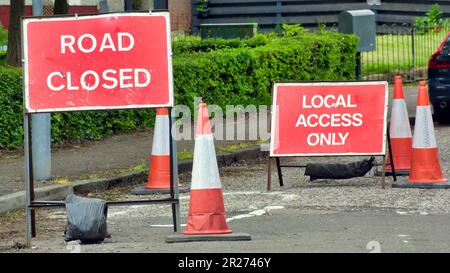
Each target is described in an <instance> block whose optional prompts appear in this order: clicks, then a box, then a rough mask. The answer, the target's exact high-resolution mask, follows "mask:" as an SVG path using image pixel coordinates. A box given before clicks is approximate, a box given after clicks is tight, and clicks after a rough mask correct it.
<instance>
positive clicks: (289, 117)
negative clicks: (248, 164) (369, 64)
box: [270, 82, 388, 156]
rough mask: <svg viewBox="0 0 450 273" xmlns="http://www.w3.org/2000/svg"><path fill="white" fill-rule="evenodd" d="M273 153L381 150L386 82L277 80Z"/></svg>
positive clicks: (372, 152)
mask: <svg viewBox="0 0 450 273" xmlns="http://www.w3.org/2000/svg"><path fill="white" fill-rule="evenodd" d="M273 91H274V92H273V110H272V133H271V134H272V135H271V144H270V152H271V155H272V156H306V155H318V156H320V155H357V154H370V155H377V154H380V155H381V154H384V153H385V134H386V111H387V95H388V87H387V83H386V82H338V83H332V82H324V83H277V84H275V85H274V90H273Z"/></svg>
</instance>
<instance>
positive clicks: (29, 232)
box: [23, 114, 36, 247]
mask: <svg viewBox="0 0 450 273" xmlns="http://www.w3.org/2000/svg"><path fill="white" fill-rule="evenodd" d="M23 131H24V134H23V135H24V158H25V222H26V223H25V239H26V245H27V247H31V238H32V237H33V235H36V234H35V230H33V229H34V223H33V222H34V221H33V220H34V219H33V216H34V215H33V214H32V211H31V209H30V205H31V197H32V191H33V186H32V181H31V180H32V178H31V176H32V174H31V172H32V167H31V156H30V155H31V147H30V146H31V145H30V144H31V143H30V142H31V141H30V135H31V133H30V117H29V115H27V114H24V115H23ZM33 233H34V234H33Z"/></svg>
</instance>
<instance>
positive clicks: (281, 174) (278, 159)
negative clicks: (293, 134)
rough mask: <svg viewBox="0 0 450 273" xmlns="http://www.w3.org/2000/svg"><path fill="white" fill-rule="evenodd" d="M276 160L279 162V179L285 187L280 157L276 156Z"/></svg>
mask: <svg viewBox="0 0 450 273" xmlns="http://www.w3.org/2000/svg"><path fill="white" fill-rule="evenodd" d="M275 162H276V163H277V171H278V180H279V181H280V186H281V187H283V186H284V183H283V173H282V172H281V163H280V158H279V157H275Z"/></svg>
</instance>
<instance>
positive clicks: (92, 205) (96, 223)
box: [64, 194, 108, 244]
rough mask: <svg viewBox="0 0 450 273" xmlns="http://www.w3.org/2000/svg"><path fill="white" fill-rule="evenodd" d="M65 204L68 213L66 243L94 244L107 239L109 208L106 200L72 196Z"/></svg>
mask: <svg viewBox="0 0 450 273" xmlns="http://www.w3.org/2000/svg"><path fill="white" fill-rule="evenodd" d="M65 204H66V211H67V226H66V230H65V232H64V240H65V241H73V240H80V241H81V242H82V243H86V244H92V243H98V242H102V241H103V240H104V239H105V238H106V236H107V233H108V232H107V225H106V218H107V213H108V207H107V205H106V201H105V200H101V199H95V198H85V197H79V196H76V195H74V194H70V195H69V196H67V198H66V200H65Z"/></svg>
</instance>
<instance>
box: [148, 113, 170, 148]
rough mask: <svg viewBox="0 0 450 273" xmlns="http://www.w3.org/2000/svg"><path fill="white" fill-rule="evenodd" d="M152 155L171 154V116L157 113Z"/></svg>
mask: <svg viewBox="0 0 450 273" xmlns="http://www.w3.org/2000/svg"><path fill="white" fill-rule="evenodd" d="M154 128H155V131H154V134H153V146H152V155H169V154H170V147H169V116H167V115H156V121H155V127H154Z"/></svg>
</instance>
